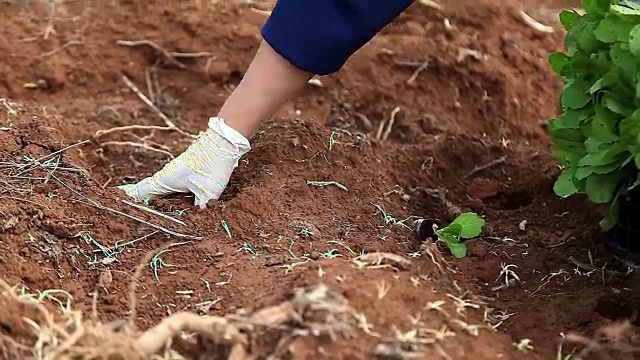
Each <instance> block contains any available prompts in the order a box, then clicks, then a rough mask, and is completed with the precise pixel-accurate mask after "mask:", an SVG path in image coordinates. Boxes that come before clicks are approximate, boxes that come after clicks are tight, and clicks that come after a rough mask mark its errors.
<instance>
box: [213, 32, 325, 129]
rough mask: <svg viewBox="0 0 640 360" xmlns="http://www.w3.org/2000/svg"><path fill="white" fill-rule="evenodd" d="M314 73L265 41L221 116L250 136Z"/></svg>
mask: <svg viewBox="0 0 640 360" xmlns="http://www.w3.org/2000/svg"><path fill="white" fill-rule="evenodd" d="M312 76H313V74H311V73H309V72H306V71H303V70H300V69H298V68H296V67H295V66H293V65H291V64H290V63H289V62H288V61H287V60H286V59H284V58H283V57H282V56H280V55H279V54H278V53H276V52H275V51H274V50H273V49H272V48H271V46H269V44H267V43H266V42H265V41H263V42H262V43H261V44H260V47H259V48H258V51H257V53H256V55H255V57H254V58H253V61H252V62H251V65H249V69H248V70H247V72H246V74H245V76H244V78H243V79H242V81H241V82H240V84H239V85H238V87H237V88H236V89H235V90H234V91H233V93H232V94H231V96H229V98H228V99H227V101H226V102H225V104H224V105H223V106H222V109H220V113H219V116H220V117H221V118H223V119H224V120H225V121H226V123H227V124H228V125H229V126H231V127H232V128H234V129H236V130H237V131H238V132H240V133H241V134H242V135H244V136H245V137H246V138H251V137H253V135H254V134H255V133H256V131H257V130H258V128H259V127H260V123H261V122H262V121H264V120H266V119H269V118H271V117H272V116H273V115H274V114H275V113H276V112H277V111H278V110H279V109H280V108H281V107H282V106H284V104H286V103H287V101H289V100H290V99H291V98H293V97H294V95H295V94H296V93H297V92H298V91H300V90H301V89H302V88H303V87H304V86H305V84H306V83H307V82H308V81H309V79H310V78H311V77H312Z"/></svg>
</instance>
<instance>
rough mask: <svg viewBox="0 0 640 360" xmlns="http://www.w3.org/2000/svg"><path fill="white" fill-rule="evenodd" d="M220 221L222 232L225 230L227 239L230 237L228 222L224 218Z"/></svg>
mask: <svg viewBox="0 0 640 360" xmlns="http://www.w3.org/2000/svg"><path fill="white" fill-rule="evenodd" d="M221 223H222V228H223V229H224V232H226V233H227V236H228V237H229V239H231V227H229V224H228V223H227V222H226V221H225V220H222V222H221Z"/></svg>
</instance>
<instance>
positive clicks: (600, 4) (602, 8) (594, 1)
mask: <svg viewBox="0 0 640 360" xmlns="http://www.w3.org/2000/svg"><path fill="white" fill-rule="evenodd" d="M609 6H611V2H610V0H582V7H583V8H584V10H585V11H586V12H587V13H591V14H605V13H606V12H607V11H609Z"/></svg>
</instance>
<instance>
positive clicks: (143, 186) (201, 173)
mask: <svg viewBox="0 0 640 360" xmlns="http://www.w3.org/2000/svg"><path fill="white" fill-rule="evenodd" d="M250 149H251V145H250V144H249V141H248V140H247V139H246V138H245V137H244V136H243V135H242V134H240V133H239V132H237V131H236V130H235V129H233V128H231V127H230V126H228V125H227V124H225V122H224V120H223V119H222V118H219V117H212V118H210V119H209V127H208V129H207V130H206V131H205V132H203V133H201V134H200V135H199V136H198V138H197V139H196V141H195V142H194V143H193V144H191V146H189V148H188V149H187V150H185V152H183V153H182V154H180V156H178V157H177V158H175V159H173V160H171V162H169V163H168V164H167V165H165V166H164V167H163V168H162V169H161V170H160V171H158V172H157V173H155V174H154V175H153V176H151V177H148V178H146V179H143V180H141V181H140V182H138V183H137V184H128V185H122V186H119V187H118V188H119V189H121V190H124V192H125V193H126V194H127V195H128V196H130V197H132V198H133V199H135V200H136V201H139V202H144V203H148V202H149V200H150V199H151V197H152V196H154V195H167V194H172V193H188V192H191V193H193V194H194V195H195V197H196V198H195V205H197V206H199V207H200V208H205V207H206V206H207V203H208V202H209V200H212V199H213V200H217V199H218V198H219V197H220V195H222V192H223V191H224V189H225V187H226V186H227V183H228V182H229V178H230V177H231V173H232V172H233V170H235V168H236V167H237V166H238V160H240V158H241V157H242V156H243V155H244V154H246V153H247V152H248V151H249V150H250Z"/></svg>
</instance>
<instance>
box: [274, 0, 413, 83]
mask: <svg viewBox="0 0 640 360" xmlns="http://www.w3.org/2000/svg"><path fill="white" fill-rule="evenodd" d="M411 3H413V0H278V2H277V3H276V6H275V7H274V8H273V11H272V12H271V16H269V19H268V20H267V22H266V24H265V26H264V27H263V29H262V36H263V37H264V39H265V41H266V42H267V43H269V45H271V47H272V48H273V49H274V50H275V51H276V52H277V53H278V54H280V55H281V56H283V57H284V58H285V59H287V60H288V61H289V62H290V63H292V64H293V65H294V66H296V67H298V68H300V69H302V70H305V71H308V72H311V73H314V74H318V75H326V74H330V73H334V72H336V71H338V70H340V68H341V67H342V66H343V65H344V63H345V62H346V61H347V59H348V58H349V57H350V56H351V55H353V53H355V52H356V51H357V50H358V49H360V48H361V47H362V46H363V45H365V44H366V43H367V42H368V41H369V40H371V38H373V37H374V36H375V35H376V33H378V31H380V30H381V29H382V28H383V27H385V26H386V25H387V24H388V23H390V22H391V21H393V20H394V19H395V18H396V17H397V16H398V15H400V13H402V11H404V10H405V9H406V8H407V7H408V6H409V5H411Z"/></svg>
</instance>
